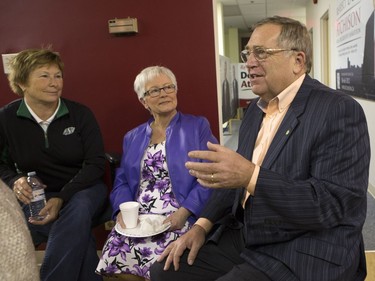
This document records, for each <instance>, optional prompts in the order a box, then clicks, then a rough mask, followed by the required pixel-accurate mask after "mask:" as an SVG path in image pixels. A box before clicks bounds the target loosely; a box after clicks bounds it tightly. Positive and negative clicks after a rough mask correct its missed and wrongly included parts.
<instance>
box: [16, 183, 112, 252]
mask: <svg viewBox="0 0 375 281" xmlns="http://www.w3.org/2000/svg"><path fill="white" fill-rule="evenodd" d="M56 194H57V193H53V192H51V193H46V197H47V199H48V198H51V197H53V196H54V195H56ZM106 195H107V186H106V185H105V184H104V183H102V182H99V183H97V184H95V185H93V186H91V187H89V188H86V189H84V190H81V191H79V192H77V193H76V194H74V195H73V196H72V198H71V199H70V200H69V201H68V202H67V203H66V204H65V205H64V206H63V208H62V209H61V210H60V212H59V218H58V222H57V220H56V221H54V222H52V223H49V224H47V225H33V224H30V223H28V226H29V229H30V232H31V236H32V238H33V242H34V245H39V244H41V243H43V242H47V240H48V236H49V234H50V231H51V229H52V227H53V228H56V227H57V228H61V227H64V228H66V229H69V228H75V230H76V231H79V230H80V229H88V228H90V227H91V221H92V218H93V217H94V216H95V215H98V213H99V211H100V210H102V206H103V205H104V203H105V200H106ZM22 208H23V211H24V214H25V217H26V218H28V217H29V216H30V210H29V207H28V205H24V206H23V207H22ZM26 220H27V219H26ZM56 222H57V223H56ZM66 229H65V230H66Z"/></svg>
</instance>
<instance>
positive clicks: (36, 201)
mask: <svg viewBox="0 0 375 281" xmlns="http://www.w3.org/2000/svg"><path fill="white" fill-rule="evenodd" d="M27 183H28V184H29V185H30V186H31V188H32V189H33V199H31V202H30V204H29V207H30V217H31V218H32V219H33V220H38V221H40V220H43V219H44V217H45V216H41V215H39V212H40V211H41V210H42V209H43V208H44V206H45V205H46V195H45V193H44V188H45V185H44V184H43V183H42V181H41V180H40V179H39V178H38V177H37V176H36V172H30V173H27Z"/></svg>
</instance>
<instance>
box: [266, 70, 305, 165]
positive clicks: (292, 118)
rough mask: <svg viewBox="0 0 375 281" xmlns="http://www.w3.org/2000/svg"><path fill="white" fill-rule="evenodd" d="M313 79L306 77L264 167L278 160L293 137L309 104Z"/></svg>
mask: <svg viewBox="0 0 375 281" xmlns="http://www.w3.org/2000/svg"><path fill="white" fill-rule="evenodd" d="M311 82H312V79H311V78H310V77H309V76H308V75H306V78H305V80H304V82H303V83H302V85H301V87H300V89H299V90H298V93H297V95H296V97H295V98H294V100H293V101H292V103H291V104H290V107H289V109H288V112H287V113H286V115H285V117H284V120H283V121H282V122H281V124H280V127H279V129H278V131H277V132H276V134H275V137H274V139H273V140H272V143H271V145H270V147H269V148H268V151H267V154H266V155H265V157H264V159H263V163H262V167H265V168H269V167H271V165H272V163H273V162H274V161H275V160H276V159H277V156H278V155H279V153H280V151H281V150H282V149H283V147H284V145H285V144H286V142H287V141H288V139H289V138H290V137H291V136H292V135H293V131H294V130H295V128H296V127H297V125H298V123H299V120H298V118H299V116H300V115H301V114H303V112H304V110H305V107H306V105H307V102H308V96H309V95H310V91H311V87H310V86H309V85H310V83H311Z"/></svg>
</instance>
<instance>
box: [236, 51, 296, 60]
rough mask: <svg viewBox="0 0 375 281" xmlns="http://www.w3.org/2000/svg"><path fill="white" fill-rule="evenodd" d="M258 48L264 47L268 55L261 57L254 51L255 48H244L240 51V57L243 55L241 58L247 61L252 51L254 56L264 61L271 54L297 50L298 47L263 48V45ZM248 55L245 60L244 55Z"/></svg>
mask: <svg viewBox="0 0 375 281" xmlns="http://www.w3.org/2000/svg"><path fill="white" fill-rule="evenodd" d="M257 49H262V50H263V51H264V53H266V54H267V56H266V57H265V58H259V57H258V56H257V55H255V53H254V49H253V50H251V51H250V50H248V49H245V50H242V51H241V52H240V57H241V60H242V61H243V62H244V63H246V62H247V60H248V58H249V57H250V55H251V53H253V54H254V57H255V59H256V60H257V61H264V60H266V59H267V58H269V57H270V56H272V55H274V54H277V53H279V52H289V51H294V52H295V51H297V49H294V48H293V49H282V48H263V47H257ZM243 56H245V57H246V60H244V57H243Z"/></svg>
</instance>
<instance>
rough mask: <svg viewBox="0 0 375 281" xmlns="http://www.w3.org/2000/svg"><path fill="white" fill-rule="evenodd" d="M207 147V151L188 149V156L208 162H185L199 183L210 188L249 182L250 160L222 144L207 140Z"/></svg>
mask: <svg viewBox="0 0 375 281" xmlns="http://www.w3.org/2000/svg"><path fill="white" fill-rule="evenodd" d="M207 147H208V149H209V150H208V151H202V150H195V151H190V152H189V157H191V158H198V159H202V160H207V161H209V162H208V163H206V162H204V163H202V162H186V163H185V167H186V168H187V169H189V172H190V174H191V175H192V176H194V177H196V178H197V179H198V182H199V183H200V184H201V185H203V186H206V187H211V188H239V187H244V186H247V185H248V184H249V182H250V179H251V176H252V174H253V172H254V167H255V165H254V164H253V163H252V162H250V161H248V160H247V159H246V158H244V157H243V156H241V155H240V154H238V153H236V152H235V151H233V150H231V149H229V148H226V147H224V146H221V145H218V144H213V143H211V142H208V143H207Z"/></svg>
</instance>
